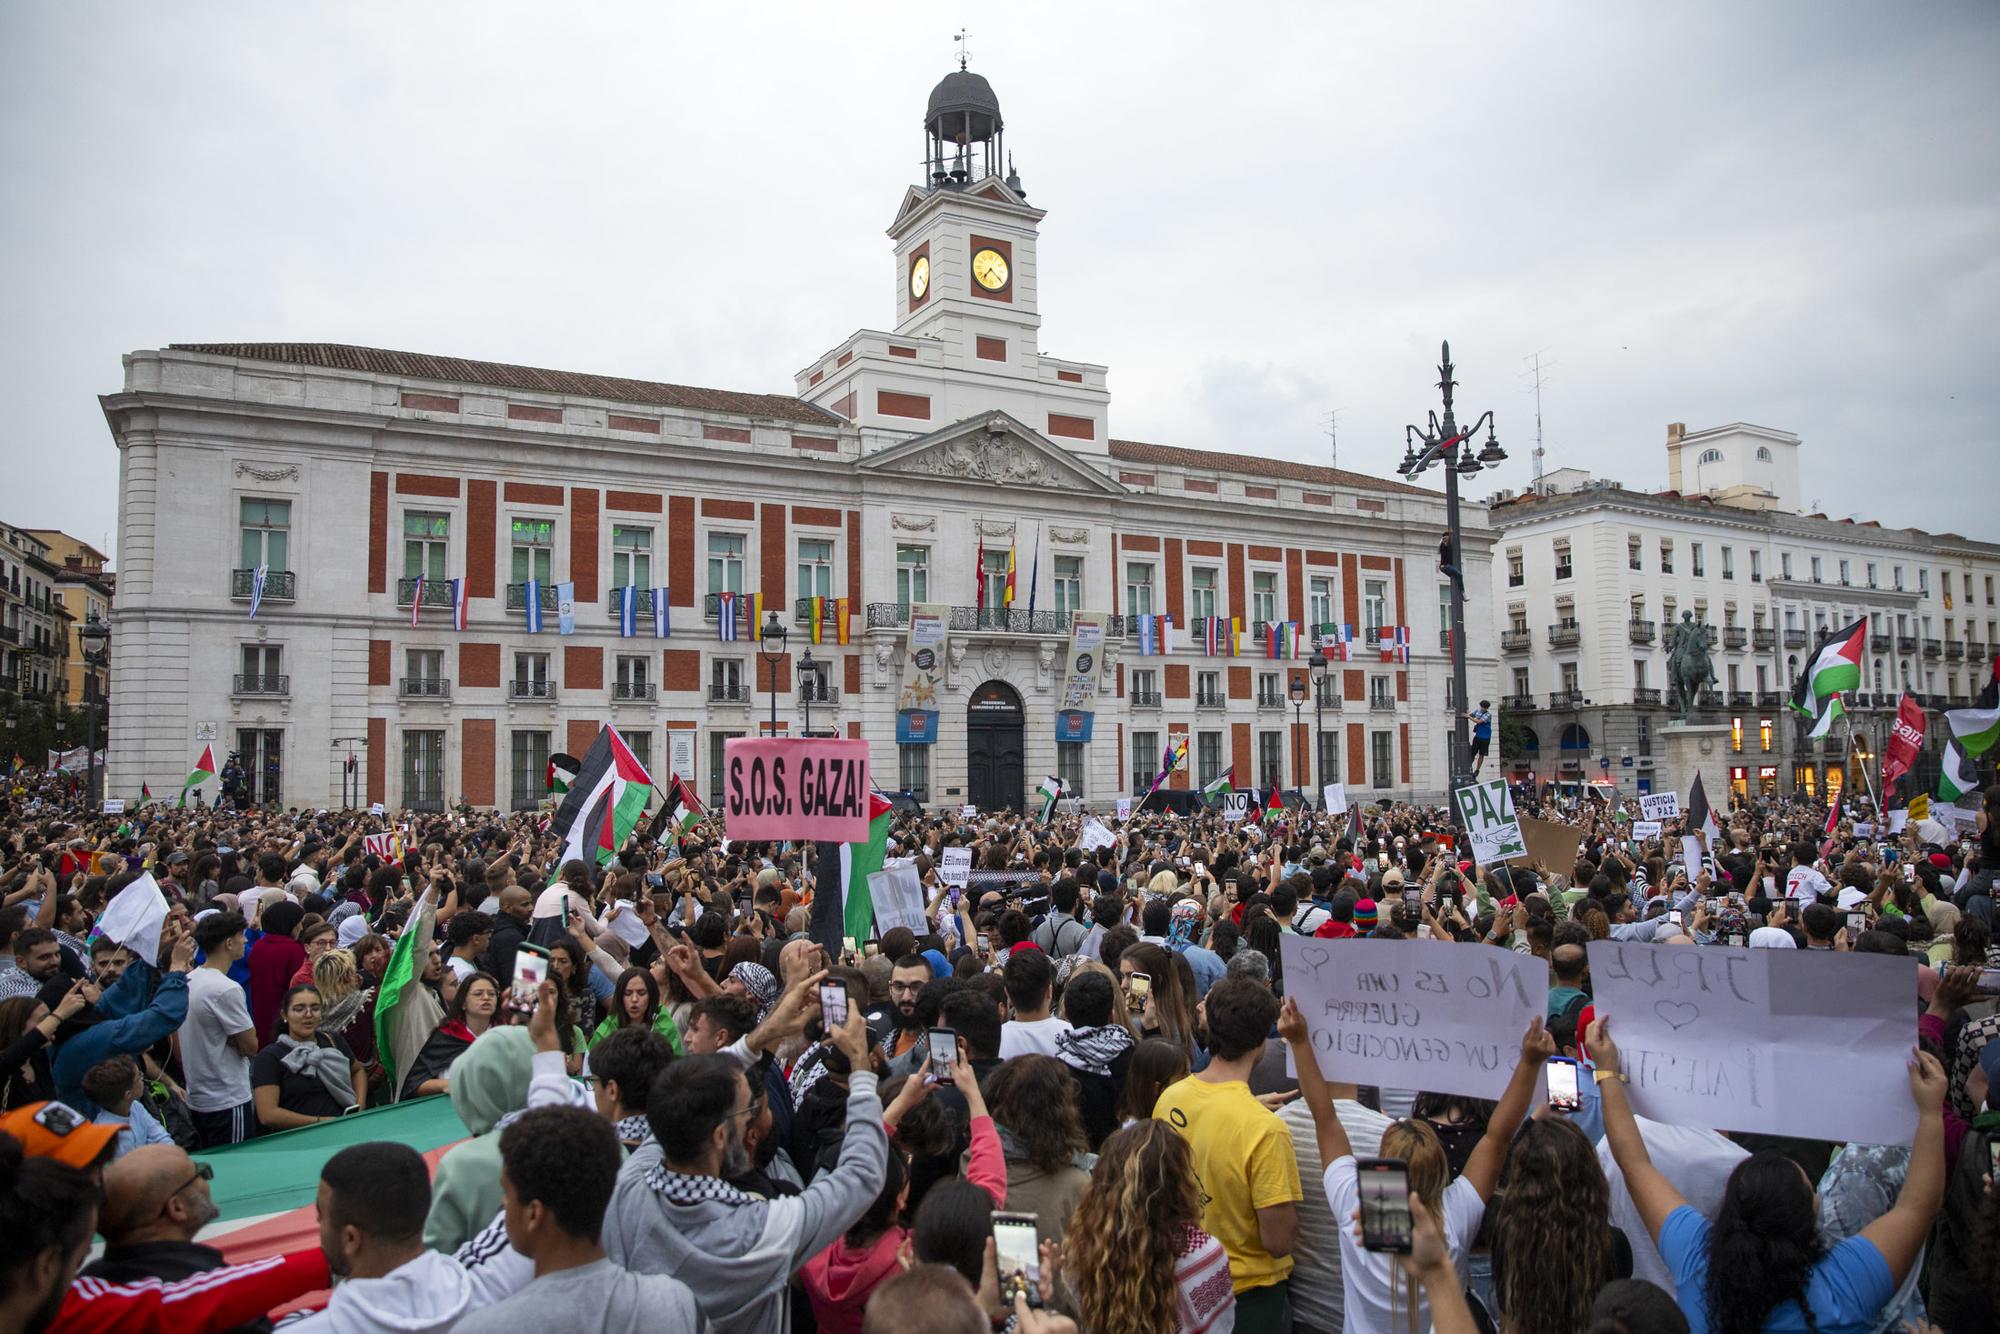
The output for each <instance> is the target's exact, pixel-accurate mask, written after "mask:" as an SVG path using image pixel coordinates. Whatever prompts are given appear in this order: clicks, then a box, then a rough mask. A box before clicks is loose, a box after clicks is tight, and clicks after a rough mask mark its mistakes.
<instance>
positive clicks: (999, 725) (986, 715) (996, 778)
mask: <svg viewBox="0 0 2000 1334" xmlns="http://www.w3.org/2000/svg"><path fill="white" fill-rule="evenodd" d="M1020 701H1021V697H1020V696H1019V695H1017V694H1015V693H1014V691H1013V689H1012V688H1011V687H1010V686H1008V685H1006V684H1005V683H1003V682H999V681H989V682H987V683H986V684H985V685H983V686H981V687H980V688H979V689H978V690H975V691H974V692H973V696H972V703H971V705H970V706H969V707H968V708H967V710H966V719H965V724H966V726H965V742H966V774H965V784H966V785H965V799H966V800H967V801H968V802H970V803H972V804H973V805H975V806H977V807H979V809H980V810H982V811H998V810H1019V809H1021V803H1022V801H1023V800H1024V799H1025V793H1026V791H1027V761H1026V758H1025V750H1026V742H1025V740H1024V738H1023V735H1022V732H1023V718H1022V710H1021V702H1020Z"/></svg>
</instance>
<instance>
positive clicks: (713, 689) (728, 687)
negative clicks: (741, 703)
mask: <svg viewBox="0 0 2000 1334" xmlns="http://www.w3.org/2000/svg"><path fill="white" fill-rule="evenodd" d="M708 693H709V696H710V697H711V698H713V699H743V698H744V697H745V696H744V694H743V660H742V659H740V658H710V659H709V660H708Z"/></svg>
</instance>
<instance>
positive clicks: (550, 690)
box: [507, 680, 556, 700]
mask: <svg viewBox="0 0 2000 1334" xmlns="http://www.w3.org/2000/svg"><path fill="white" fill-rule="evenodd" d="M555 697H556V683H555V682H554V681H522V680H513V681H509V682H508V683H507V698H508V699H546V700H552V699H554V698H555Z"/></svg>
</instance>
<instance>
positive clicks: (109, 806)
mask: <svg viewBox="0 0 2000 1334" xmlns="http://www.w3.org/2000/svg"><path fill="white" fill-rule="evenodd" d="M104 813H105V814H106V815H123V814H124V813H125V798H123V797H106V798H105V799H104Z"/></svg>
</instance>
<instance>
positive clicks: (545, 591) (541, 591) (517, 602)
mask: <svg viewBox="0 0 2000 1334" xmlns="http://www.w3.org/2000/svg"><path fill="white" fill-rule="evenodd" d="M536 601H538V602H540V603H541V604H542V610H543V611H554V610H555V609H556V586H555V585H554V584H551V583H544V584H542V585H541V587H540V588H538V589H537V590H536ZM445 602H446V604H447V605H449V604H450V602H451V599H450V598H449V597H447V598H445ZM527 608H528V586H527V585H526V584H509V585H507V610H508V611H526V610H527Z"/></svg>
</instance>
